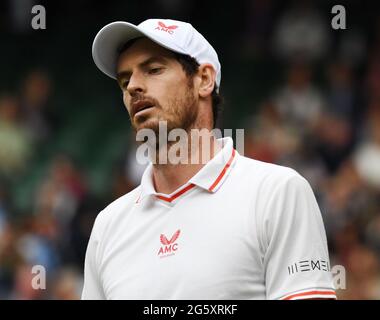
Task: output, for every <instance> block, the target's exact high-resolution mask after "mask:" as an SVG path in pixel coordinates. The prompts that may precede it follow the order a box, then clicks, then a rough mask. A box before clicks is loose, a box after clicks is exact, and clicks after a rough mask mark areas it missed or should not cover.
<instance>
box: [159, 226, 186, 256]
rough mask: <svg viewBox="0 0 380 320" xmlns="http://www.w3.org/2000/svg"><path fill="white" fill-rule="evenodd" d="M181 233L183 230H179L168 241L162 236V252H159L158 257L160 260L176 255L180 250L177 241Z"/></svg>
mask: <svg viewBox="0 0 380 320" xmlns="http://www.w3.org/2000/svg"><path fill="white" fill-rule="evenodd" d="M180 233H181V230H180V229H178V230H177V231H176V232H174V234H173V236H172V237H171V238H170V240H168V238H167V237H166V236H165V235H164V234H161V235H160V242H161V244H162V246H161V248H160V250H159V251H158V256H159V257H160V258H166V257H169V256H172V255H174V254H175V252H176V251H177V250H178V243H176V240H177V239H178V237H179V235H180Z"/></svg>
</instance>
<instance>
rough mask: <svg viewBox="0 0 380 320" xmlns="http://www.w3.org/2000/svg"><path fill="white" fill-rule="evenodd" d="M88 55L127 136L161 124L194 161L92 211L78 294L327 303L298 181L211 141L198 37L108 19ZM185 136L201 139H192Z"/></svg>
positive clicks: (315, 236)
mask: <svg viewBox="0 0 380 320" xmlns="http://www.w3.org/2000/svg"><path fill="white" fill-rule="evenodd" d="M93 57H94V60H95V63H96V65H97V66H98V67H99V69H100V70H101V71H103V72H104V73H105V74H107V75H109V76H110V77H112V78H114V79H117V81H118V83H119V85H120V87H121V90H122V92H123V100H124V104H125V106H126V108H127V110H128V113H129V115H130V119H131V123H132V126H133V128H134V129H135V130H136V132H137V134H138V133H139V131H140V130H142V129H149V130H152V131H153V132H155V133H156V134H160V130H159V128H160V122H165V124H166V125H167V128H168V130H174V129H176V128H182V129H184V130H185V132H186V134H187V135H188V138H189V139H188V140H185V141H187V143H188V145H187V146H186V147H187V150H190V151H191V152H190V154H188V155H185V156H181V160H188V158H189V157H193V158H192V159H196V160H200V159H201V158H202V161H192V162H189V163H186V161H181V162H180V163H173V162H171V161H170V159H169V160H168V161H167V162H164V163H160V161H152V162H153V163H152V164H150V165H149V166H148V167H147V169H146V170H145V172H144V175H143V177H142V181H141V185H140V186H139V187H137V188H136V189H135V190H133V191H131V192H130V193H128V194H126V195H124V196H122V197H121V198H119V199H117V200H116V201H114V202H113V203H111V204H110V205H109V206H108V207H107V208H105V209H104V210H103V211H102V212H101V213H100V214H99V215H98V217H97V219H96V221H95V224H94V227H93V231H92V234H91V238H90V241H89V244H88V248H87V253H86V262H85V282H84V289H83V294H82V298H83V299H310V298H317V299H318V298H335V292H334V289H333V285H332V279H331V274H330V267H329V257H328V250H327V244H326V236H325V230H324V226H323V221H322V218H321V214H320V211H319V208H318V205H317V203H316V201H315V198H314V195H313V192H312V190H311V188H310V186H309V184H308V183H307V181H306V180H305V179H304V178H302V177H301V176H300V175H299V174H298V173H297V172H295V171H294V170H292V169H290V168H285V167H281V166H277V165H273V164H267V163H263V162H259V161H255V160H252V159H248V158H245V157H244V156H242V155H239V154H238V152H237V151H236V150H235V149H234V148H233V141H232V139H231V138H223V139H216V138H215V137H214V136H213V135H212V133H211V131H210V130H211V129H212V128H213V126H214V123H215V118H214V117H215V115H216V105H217V102H218V101H217V100H218V91H219V86H220V79H221V69H220V63H219V60H218V56H217V54H216V52H215V50H214V49H213V48H212V46H211V45H210V44H209V43H208V42H207V40H206V39H205V38H204V37H203V36H202V35H201V34H200V33H198V31H196V30H195V29H194V28H193V27H192V26H191V25H190V24H188V23H184V22H181V21H174V20H163V19H150V20H146V21H144V22H142V23H141V24H139V25H138V26H135V25H132V24H130V23H126V22H114V23H111V24H109V25H107V26H105V27H104V28H103V29H102V30H100V32H99V33H98V34H97V36H96V38H95V40H94V43H93ZM195 129H199V130H201V129H207V130H206V132H208V133H207V134H206V135H204V136H203V140H202V139H201V140H198V141H199V142H198V143H195V144H194V143H193V142H194V139H193V138H192V136H191V134H190V132H191V131H193V130H195ZM159 138H162V137H159ZM161 140H162V139H161ZM161 140H160V141H161ZM164 140H165V142H168V146H169V148H162V147H160V146H159V144H150V149H154V148H156V150H157V151H158V153H159V154H160V155H162V153H163V152H164V153H165V152H167V153H168V154H169V153H170V146H173V143H172V144H170V141H168V140H170V139H166V138H165V139H164ZM205 145H206V146H207V147H206V148H204V146H205ZM185 149H186V148H185ZM204 149H206V151H208V152H203V151H202V150H204ZM162 150H164V151H162ZM175 154H176V155H177V152H175ZM185 154H186V153H185ZM158 158H159V157H158ZM204 159H206V161H203V160H204ZM153 160H157V158H153ZM158 160H159V159H158Z"/></svg>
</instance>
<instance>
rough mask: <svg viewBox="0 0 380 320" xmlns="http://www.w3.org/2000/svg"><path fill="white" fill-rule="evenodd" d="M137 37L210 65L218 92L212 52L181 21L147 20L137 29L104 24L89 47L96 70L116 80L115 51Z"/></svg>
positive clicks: (216, 66)
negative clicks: (213, 71)
mask: <svg viewBox="0 0 380 320" xmlns="http://www.w3.org/2000/svg"><path fill="white" fill-rule="evenodd" d="M138 37H147V38H149V39H151V40H152V41H154V42H156V43H157V44H159V45H160V46H162V47H164V48H166V49H169V50H171V51H174V52H178V53H182V54H186V55H189V56H191V57H193V58H194V59H195V60H196V61H197V62H198V63H199V64H203V63H210V64H211V65H212V66H213V67H214V69H215V72H216V80H215V82H216V85H217V88H218V89H219V86H220V79H221V70H220V63H219V59H218V55H217V53H216V51H215V49H214V48H213V47H212V46H211V45H210V43H209V42H208V41H207V40H206V39H205V38H204V37H203V36H202V35H201V34H200V33H199V32H198V31H197V30H196V29H195V28H194V27H193V26H192V25H191V24H190V23H186V22H182V21H176V20H167V19H148V20H145V21H143V22H142V23H140V24H139V25H137V26H135V25H134V24H132V23H129V22H125V21H116V22H112V23H110V24H107V25H106V26H105V27H103V28H102V29H101V30H100V31H99V32H98V34H97V35H96V37H95V39H94V42H93V44H92V57H93V58H94V61H95V64H96V66H97V67H98V68H99V69H100V70H101V71H102V72H104V73H105V74H106V75H107V76H109V77H111V78H113V79H116V64H117V59H118V55H119V50H120V49H121V47H122V46H123V45H124V44H125V43H126V42H128V41H129V40H132V39H134V38H138Z"/></svg>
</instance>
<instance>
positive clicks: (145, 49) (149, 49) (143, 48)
mask: <svg viewBox="0 0 380 320" xmlns="http://www.w3.org/2000/svg"><path fill="white" fill-rule="evenodd" d="M153 56H154V57H162V58H166V59H170V58H174V54H173V52H171V51H170V50H168V49H165V48H163V47H161V46H160V45H158V44H157V43H155V42H153V41H152V40H150V39H148V38H141V39H137V40H136V41H135V42H134V43H133V44H132V45H131V46H130V47H129V48H127V49H126V50H124V51H123V52H122V53H121V54H120V56H119V58H118V63H117V69H118V70H120V69H124V68H130V67H133V66H134V65H137V64H139V63H141V62H143V61H145V60H146V59H149V58H150V57H153Z"/></svg>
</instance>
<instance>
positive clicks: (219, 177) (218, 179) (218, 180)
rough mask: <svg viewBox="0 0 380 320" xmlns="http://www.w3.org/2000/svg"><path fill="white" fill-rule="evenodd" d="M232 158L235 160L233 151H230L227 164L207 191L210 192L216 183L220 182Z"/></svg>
mask: <svg viewBox="0 0 380 320" xmlns="http://www.w3.org/2000/svg"><path fill="white" fill-rule="evenodd" d="M234 158H235V149H232V155H231V157H230V159H229V160H228V162H227V164H226V165H225V166H224V168H223V170H222V172H221V173H220V174H219V176H218V177H217V178H216V180H215V181H214V183H213V184H212V185H211V187H210V188H208V190H209V191H212V190H213V189H214V188H215V187H216V186H217V185H218V183H219V182H220V180H222V178H223V177H224V175H225V174H226V172H227V170H228V168H229V167H230V166H231V163H232V160H233V159H234Z"/></svg>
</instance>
